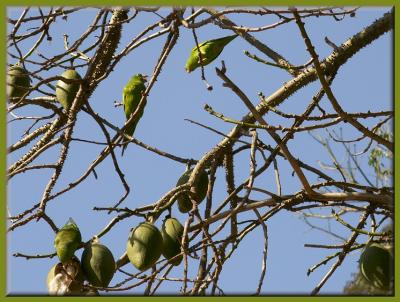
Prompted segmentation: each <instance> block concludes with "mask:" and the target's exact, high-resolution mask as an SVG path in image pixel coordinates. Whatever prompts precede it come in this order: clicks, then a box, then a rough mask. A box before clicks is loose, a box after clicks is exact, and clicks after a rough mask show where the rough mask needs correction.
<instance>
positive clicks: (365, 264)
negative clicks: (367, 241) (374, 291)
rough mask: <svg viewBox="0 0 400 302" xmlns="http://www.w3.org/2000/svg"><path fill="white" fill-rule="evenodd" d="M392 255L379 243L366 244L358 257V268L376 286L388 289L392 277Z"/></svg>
mask: <svg viewBox="0 0 400 302" xmlns="http://www.w3.org/2000/svg"><path fill="white" fill-rule="evenodd" d="M393 269H394V268H393V257H392V255H391V254H390V252H389V251H388V250H387V249H386V248H384V247H382V246H381V245H379V244H371V245H369V246H367V247H366V248H365V249H364V251H363V252H362V254H361V257H360V270H361V273H362V275H363V276H364V277H365V279H366V280H368V282H369V283H370V284H372V285H373V286H375V287H376V288H380V289H388V288H389V287H390V283H391V281H392V278H393Z"/></svg>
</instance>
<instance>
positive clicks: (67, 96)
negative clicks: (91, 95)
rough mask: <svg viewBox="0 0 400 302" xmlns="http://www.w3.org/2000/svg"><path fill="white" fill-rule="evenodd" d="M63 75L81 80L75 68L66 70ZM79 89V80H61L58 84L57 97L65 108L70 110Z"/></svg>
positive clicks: (70, 78)
mask: <svg viewBox="0 0 400 302" xmlns="http://www.w3.org/2000/svg"><path fill="white" fill-rule="evenodd" d="M61 76H62V77H63V78H66V79H69V80H81V79H82V78H81V76H80V75H79V73H77V72H76V71H75V70H74V69H68V70H66V71H64V72H63V73H62V74H61ZM78 90H79V82H74V83H66V82H64V81H63V80H59V81H58V82H57V85H56V97H57V100H58V101H59V102H60V103H61V105H62V106H63V107H64V109H65V110H69V108H70V107H71V105H72V102H73V101H74V99H75V96H76V94H77V93H78Z"/></svg>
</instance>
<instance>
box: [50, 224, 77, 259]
mask: <svg viewBox="0 0 400 302" xmlns="http://www.w3.org/2000/svg"><path fill="white" fill-rule="evenodd" d="M81 243H82V236H81V232H80V231H79V228H78V226H77V225H76V223H75V221H73V220H72V218H69V220H68V221H67V223H66V224H65V225H64V226H63V227H62V228H61V230H59V231H58V232H57V234H56V238H55V239H54V247H55V249H56V252H57V256H58V258H59V259H60V262H61V263H62V264H64V263H66V262H68V261H69V260H71V258H72V257H73V256H74V253H75V251H76V250H77V249H78V248H79V246H80V245H81Z"/></svg>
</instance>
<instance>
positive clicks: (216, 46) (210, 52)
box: [185, 35, 237, 73]
mask: <svg viewBox="0 0 400 302" xmlns="http://www.w3.org/2000/svg"><path fill="white" fill-rule="evenodd" d="M236 37H237V35H233V36H226V37H222V38H219V39H214V40H208V41H206V42H203V43H201V44H199V49H200V53H201V60H202V64H201V62H200V56H199V51H198V49H197V45H196V46H195V47H194V48H193V49H192V52H191V53H190V56H189V58H188V60H187V61H186V66H185V69H186V71H187V72H188V73H190V72H192V71H193V70H195V69H196V68H197V67H200V65H203V66H205V65H208V64H210V63H211V62H212V61H214V60H215V59H216V58H217V57H218V56H219V55H220V53H221V52H222V50H223V49H224V47H225V46H226V45H227V44H228V43H229V42H231V41H232V40H233V39H235V38H236Z"/></svg>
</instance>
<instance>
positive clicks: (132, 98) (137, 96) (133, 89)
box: [122, 73, 147, 155]
mask: <svg viewBox="0 0 400 302" xmlns="http://www.w3.org/2000/svg"><path fill="white" fill-rule="evenodd" d="M146 78H147V76H145V75H142V74H140V73H139V74H136V75H134V76H133V77H131V79H130V80H129V82H128V83H127V84H126V85H125V87H124V91H123V93H122V102H123V105H124V111H125V116H126V119H127V120H128V119H129V118H130V116H131V114H133V113H134V112H135V110H136V108H137V106H138V105H139V102H140V100H141V98H142V95H143V92H144V91H145V90H146V86H145V83H146V82H147V79H146ZM143 111H144V107H143V108H142V109H141V110H140V112H139V114H138V116H137V118H136V119H135V120H134V121H132V123H131V124H129V126H128V127H127V128H126V130H125V133H126V134H128V135H130V136H132V135H133V133H134V132H135V129H136V125H137V123H138V122H139V119H140V118H141V117H142V115H143ZM127 141H128V139H127V138H125V137H123V139H122V142H123V143H125V144H124V145H123V146H122V155H124V151H125V149H126V147H127V146H128V144H127Z"/></svg>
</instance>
